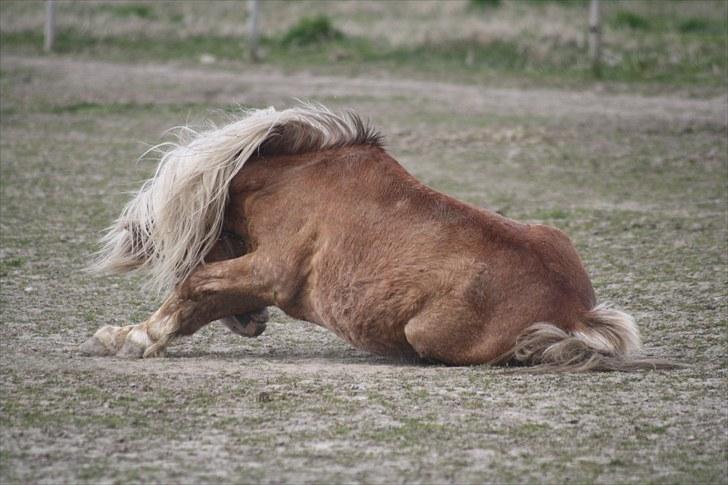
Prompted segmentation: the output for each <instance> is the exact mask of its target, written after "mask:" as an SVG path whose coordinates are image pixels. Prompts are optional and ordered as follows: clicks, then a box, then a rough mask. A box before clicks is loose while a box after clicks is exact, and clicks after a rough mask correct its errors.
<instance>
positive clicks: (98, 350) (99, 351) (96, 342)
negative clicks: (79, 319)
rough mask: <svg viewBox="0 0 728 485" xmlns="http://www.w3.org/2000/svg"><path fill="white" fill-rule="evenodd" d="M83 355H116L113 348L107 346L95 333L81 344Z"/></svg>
mask: <svg viewBox="0 0 728 485" xmlns="http://www.w3.org/2000/svg"><path fill="white" fill-rule="evenodd" d="M79 350H80V351H81V353H82V354H83V355H88V356H95V357H102V356H108V355H114V352H113V350H111V349H109V348H107V347H106V346H105V345H104V344H103V343H102V342H101V340H100V339H99V338H98V337H96V336H95V335H94V336H93V337H91V338H90V339H88V340H86V341H85V342H84V343H82V344H81V347H80V348H79Z"/></svg>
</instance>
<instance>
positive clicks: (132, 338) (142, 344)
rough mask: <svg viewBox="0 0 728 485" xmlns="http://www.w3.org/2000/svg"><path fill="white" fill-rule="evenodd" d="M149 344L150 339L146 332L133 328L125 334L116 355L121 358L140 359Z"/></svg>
mask: <svg viewBox="0 0 728 485" xmlns="http://www.w3.org/2000/svg"><path fill="white" fill-rule="evenodd" d="M151 345H152V340H151V339H150V338H149V336H148V335H147V332H145V331H144V330H141V329H139V328H135V329H134V330H132V331H131V332H129V335H127V336H126V339H125V340H124V345H122V346H121V349H119V351H118V352H117V353H116V356H117V357H121V358H123V359H141V358H142V357H143V356H144V351H146V350H147V347H149V346H151Z"/></svg>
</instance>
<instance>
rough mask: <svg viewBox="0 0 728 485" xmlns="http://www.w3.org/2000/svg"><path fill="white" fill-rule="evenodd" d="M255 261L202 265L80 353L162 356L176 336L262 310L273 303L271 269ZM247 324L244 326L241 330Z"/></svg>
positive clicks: (245, 259) (250, 258)
mask: <svg viewBox="0 0 728 485" xmlns="http://www.w3.org/2000/svg"><path fill="white" fill-rule="evenodd" d="M261 259H263V260H264V261H265V260H267V259H268V258H261ZM256 260H257V258H256V257H255V254H254V253H251V254H247V255H245V256H241V257H239V258H235V259H229V260H225V261H219V262H215V263H210V264H205V265H202V266H200V267H199V268H198V269H197V270H195V271H194V272H193V273H192V274H191V275H190V277H189V278H188V279H187V280H186V281H185V282H184V283H183V284H181V285H180V286H179V287H178V288H177V289H176V290H175V291H174V292H172V294H171V295H170V296H169V297H167V299H166V300H165V301H164V303H163V304H162V306H161V307H160V308H159V309H158V310H157V311H156V312H154V314H152V316H151V317H149V319H147V320H146V321H145V322H143V323H140V324H138V325H131V326H127V327H112V326H105V327H102V328H101V329H100V330H99V331H98V332H96V334H95V335H94V336H93V337H91V338H90V339H89V340H88V341H86V342H85V343H84V344H83V345H82V346H81V351H82V352H84V353H86V354H90V355H116V356H118V357H129V358H139V357H155V356H160V355H162V354H163V353H164V349H165V347H166V346H167V344H169V342H170V341H171V340H172V339H174V338H175V337H178V336H182V335H192V334H193V333H195V332H196V331H197V330H199V329H200V328H202V327H203V326H205V325H207V324H208V323H210V322H212V321H214V320H218V319H221V318H224V317H228V316H230V315H249V314H251V313H252V314H261V311H260V310H261V309H264V308H265V307H266V306H268V305H270V304H272V300H273V298H272V295H273V294H274V292H273V291H271V284H270V283H269V282H268V281H265V278H264V277H263V276H262V275H267V274H270V273H269V272H268V271H267V270H266V268H265V267H260V266H258V265H257V264H256ZM262 316H263V315H262V314H261V315H260V318H262ZM252 321H253V320H252V318H251V322H252ZM253 323H255V322H253ZM249 324H250V322H248V323H246V324H241V325H242V327H241V328H243V329H246V328H248V325H249ZM256 325H257V323H256ZM253 333H254V332H253Z"/></svg>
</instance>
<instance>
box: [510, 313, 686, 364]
mask: <svg viewBox="0 0 728 485" xmlns="http://www.w3.org/2000/svg"><path fill="white" fill-rule="evenodd" d="M640 349H641V342H640V336H639V331H638V330H637V326H636V325H635V322H634V318H632V316H630V315H628V314H627V313H624V312H622V311H619V310H615V309H613V308H610V307H609V306H608V305H606V304H600V305H598V306H597V307H595V308H593V309H592V310H591V311H589V312H588V313H587V314H586V315H585V317H584V319H583V328H582V329H580V330H577V331H574V332H566V331H564V330H562V329H561V328H559V327H557V326H556V325H553V324H551V323H547V322H540V323H535V324H533V325H531V326H530V327H528V328H526V329H525V330H524V331H523V332H522V333H521V334H520V335H519V336H518V338H517V339H516V344H515V346H514V348H513V349H511V351H509V352H508V354H507V355H506V356H504V358H501V359H499V361H500V362H501V363H503V362H510V363H511V364H516V365H527V366H534V367H530V368H528V369H527V371H529V372H533V371H536V372H541V371H545V372H586V371H621V372H630V371H636V370H641V369H673V368H676V367H681V366H680V365H679V364H676V363H673V362H669V361H666V360H661V359H654V358H648V357H643V356H641V355H640Z"/></svg>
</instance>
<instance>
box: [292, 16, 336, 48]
mask: <svg viewBox="0 0 728 485" xmlns="http://www.w3.org/2000/svg"><path fill="white" fill-rule="evenodd" d="M343 38H344V34H343V33H341V32H340V31H339V30H337V29H336V28H334V25H333V23H332V22H331V19H329V18H328V17H327V16H325V15H319V16H317V17H304V18H302V19H301V20H300V21H299V22H298V23H297V24H296V25H294V26H293V27H291V28H290V29H289V30H288V32H286V33H285V35H283V37H282V38H281V44H282V45H284V46H305V45H312V44H320V43H323V42H330V41H337V40H341V39H343Z"/></svg>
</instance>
